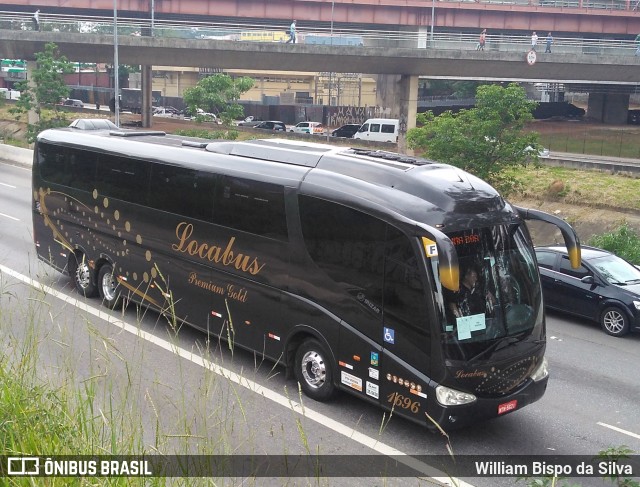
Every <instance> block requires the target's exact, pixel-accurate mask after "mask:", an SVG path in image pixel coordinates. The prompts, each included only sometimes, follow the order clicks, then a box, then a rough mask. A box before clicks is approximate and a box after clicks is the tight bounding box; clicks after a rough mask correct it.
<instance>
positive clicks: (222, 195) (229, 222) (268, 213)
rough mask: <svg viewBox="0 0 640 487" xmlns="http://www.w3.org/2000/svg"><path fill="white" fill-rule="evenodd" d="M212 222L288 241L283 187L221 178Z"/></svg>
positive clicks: (239, 179)
mask: <svg viewBox="0 0 640 487" xmlns="http://www.w3.org/2000/svg"><path fill="white" fill-rule="evenodd" d="M213 222H214V223H215V224H217V225H222V226H225V227H229V228H235V229H237V230H241V231H243V232H248V233H252V234H254V235H262V236H264V237H269V238H274V239H278V240H287V239H288V231H287V217H286V213H285V207H284V186H281V185H278V184H273V183H265V182H262V181H253V180H250V179H243V178H236V177H232V176H222V177H221V178H220V180H219V181H218V185H217V188H216V192H215V200H214V204H213Z"/></svg>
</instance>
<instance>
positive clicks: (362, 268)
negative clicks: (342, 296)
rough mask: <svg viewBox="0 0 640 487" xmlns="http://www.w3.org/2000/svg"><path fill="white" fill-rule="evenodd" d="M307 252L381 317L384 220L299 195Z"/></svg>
mask: <svg viewBox="0 0 640 487" xmlns="http://www.w3.org/2000/svg"><path fill="white" fill-rule="evenodd" d="M299 202H300V219H301V222H302V234H303V236H304V241H305V245H306V247H307V252H308V253H309V255H310V256H311V258H312V259H313V261H314V262H315V264H316V265H317V266H318V267H319V268H320V269H321V270H322V271H324V272H325V273H326V274H327V275H328V276H329V277H330V278H331V279H332V280H333V281H334V282H336V283H337V284H338V286H340V287H341V289H342V291H343V292H346V293H348V294H349V295H350V296H351V297H352V298H354V299H356V300H357V301H358V302H359V303H360V305H361V306H362V307H363V308H364V309H365V310H367V311H368V312H369V313H373V315H375V316H377V317H378V318H379V319H380V320H381V319H382V276H383V269H384V241H385V231H386V223H384V222H383V221H382V220H378V219H377V218H375V217H372V216H370V215H367V214H365V213H362V212H360V211H357V210H353V209H351V208H347V207H346V206H342V205H339V204H337V203H332V202H329V201H325V200H321V199H319V198H313V197H310V196H300V198H299Z"/></svg>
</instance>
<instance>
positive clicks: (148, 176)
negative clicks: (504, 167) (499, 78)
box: [33, 128, 580, 428]
mask: <svg viewBox="0 0 640 487" xmlns="http://www.w3.org/2000/svg"><path fill="white" fill-rule="evenodd" d="M527 219H535V220H543V221H547V222H550V223H553V224H555V225H557V226H558V227H559V228H560V229H561V230H562V233H563V235H564V237H565V241H566V244H567V247H568V248H569V249H570V251H571V256H572V259H573V263H574V264H575V265H577V264H578V262H579V261H580V247H579V242H578V239H577V237H576V235H575V233H574V232H573V230H572V229H571V227H570V226H568V225H567V224H566V223H565V222H564V221H562V220H560V219H558V218H556V217H553V216H551V215H548V214H546V213H542V212H539V211H534V210H526V209H522V208H517V207H514V206H512V205H511V204H509V203H508V202H507V201H505V200H504V199H503V198H502V197H501V196H500V195H499V194H498V193H497V192H496V191H495V190H494V189H493V188H492V187H491V186H489V185H488V184H487V183H485V182H483V181H482V180H480V179H478V178H476V177H474V176H472V175H470V174H467V173H465V172H463V171H461V170H459V169H457V168H454V167H452V166H448V165H444V164H439V163H436V162H433V161H429V160H424V159H419V158H414V157H408V156H402V155H398V154H393V153H389V152H382V151H375V150H361V149H347V148H338V147H332V146H326V145H320V144H313V143H300V142H294V141H288V140H284V139H269V140H252V141H247V142H230V141H204V140H200V139H191V138H180V137H177V136H170V135H165V134H164V133H162V132H153V131H146V132H143V131H139V132H138V131H124V130H123V131H120V130H112V131H106V130H105V131H100V130H94V131H83V130H77V129H73V128H66V129H53V130H47V131H44V132H42V133H41V134H40V135H39V136H38V140H37V143H36V147H35V152H34V166H33V227H34V240H35V245H36V248H37V253H38V256H39V258H40V259H42V260H44V261H45V262H47V263H49V264H50V265H51V266H53V267H54V268H56V269H57V270H59V271H61V272H66V273H68V274H69V275H70V276H72V278H73V279H74V281H75V286H76V288H77V289H78V291H79V292H80V293H82V294H83V295H85V296H87V297H89V296H96V295H99V296H100V297H101V298H102V300H103V303H104V304H106V305H107V306H109V307H114V306H116V304H117V303H118V301H119V300H120V299H124V300H125V302H128V301H133V302H135V303H139V304H143V305H146V306H150V307H153V308H156V309H157V310H159V311H161V312H162V313H164V314H167V315H170V316H171V317H173V318H175V319H178V320H181V321H183V322H185V323H187V324H189V325H192V326H194V327H197V328H199V329H201V330H203V331H205V332H207V333H211V334H214V335H217V336H220V337H222V338H224V339H226V340H228V341H229V342H230V343H231V344H233V345H234V346H239V347H242V348H245V349H248V350H252V351H254V352H256V353H259V354H261V355H263V356H264V357H266V358H268V359H270V360H273V361H275V362H279V363H281V364H283V365H285V366H286V368H287V372H288V373H291V372H293V374H295V378H296V379H297V381H298V382H299V383H300V385H301V387H302V389H303V391H304V392H305V394H307V395H308V396H310V397H311V398H313V399H316V400H327V399H329V398H330V397H331V396H332V394H333V393H334V392H335V391H336V390H337V389H342V390H346V391H349V392H350V393H353V394H355V395H357V396H359V397H361V398H362V399H365V400H368V401H370V402H373V403H376V404H379V405H380V406H382V407H384V408H386V409H393V411H394V413H395V414H399V415H401V416H404V417H407V418H409V419H411V420H414V421H417V422H419V423H421V424H424V425H426V426H428V427H434V424H433V422H437V423H438V424H439V425H440V426H441V427H443V428H451V427H454V426H455V427H457V426H461V425H464V424H468V423H473V422H477V421H478V420H480V419H487V418H492V417H497V416H500V415H503V414H506V413H509V412H512V411H514V410H517V409H520V408H522V407H524V406H526V405H527V404H530V403H532V402H534V401H536V400H537V399H539V398H540V397H541V396H542V395H543V394H544V391H545V388H546V385H547V376H548V373H547V364H546V360H545V358H544V354H545V321H544V313H543V306H542V294H541V286H540V277H539V274H538V269H537V265H536V258H535V254H534V252H533V248H532V242H531V238H530V236H529V232H528V230H527V227H526V224H525V220H527Z"/></svg>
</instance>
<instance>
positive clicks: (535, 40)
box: [531, 30, 538, 51]
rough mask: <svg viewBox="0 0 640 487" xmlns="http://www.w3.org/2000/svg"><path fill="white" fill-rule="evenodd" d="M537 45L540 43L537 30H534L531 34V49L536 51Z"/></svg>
mask: <svg viewBox="0 0 640 487" xmlns="http://www.w3.org/2000/svg"><path fill="white" fill-rule="evenodd" d="M537 45H538V34H536V31H535V30H534V31H533V34H531V50H532V51H535V50H536V46H537Z"/></svg>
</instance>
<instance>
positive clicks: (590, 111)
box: [587, 93, 629, 125]
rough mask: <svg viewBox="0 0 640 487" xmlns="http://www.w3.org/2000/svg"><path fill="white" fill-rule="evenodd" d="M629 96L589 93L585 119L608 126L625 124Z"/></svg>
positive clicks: (625, 94)
mask: <svg viewBox="0 0 640 487" xmlns="http://www.w3.org/2000/svg"><path fill="white" fill-rule="evenodd" d="M628 111H629V94H627V93H589V101H588V105H587V117H588V118H589V120H594V121H596V122H602V123H606V124H610V125H623V124H626V123H627V112H628Z"/></svg>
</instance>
